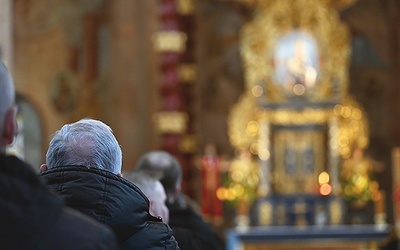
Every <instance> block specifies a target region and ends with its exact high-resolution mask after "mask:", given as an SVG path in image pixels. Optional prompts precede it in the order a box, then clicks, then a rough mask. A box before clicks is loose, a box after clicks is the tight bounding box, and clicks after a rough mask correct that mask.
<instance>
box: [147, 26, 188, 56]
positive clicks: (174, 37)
mask: <svg viewBox="0 0 400 250" xmlns="http://www.w3.org/2000/svg"><path fill="white" fill-rule="evenodd" d="M186 40H187V36H186V34H185V33H184V32H181V31H176V30H163V31H158V32H156V33H155V34H154V35H153V43H154V48H155V50H156V51H157V52H159V53H163V52H176V53H182V52H184V51H185V49H186Z"/></svg>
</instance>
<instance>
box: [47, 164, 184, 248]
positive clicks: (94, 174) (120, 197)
mask: <svg viewBox="0 0 400 250" xmlns="http://www.w3.org/2000/svg"><path fill="white" fill-rule="evenodd" d="M40 176H41V178H43V179H44V180H45V182H46V183H47V185H48V186H49V187H50V188H51V189H53V190H54V191H55V192H57V193H58V194H60V195H61V196H62V197H63V198H64V200H65V202H66V204H67V205H68V206H70V207H72V208H74V209H77V210H79V211H81V212H83V213H84V214H87V215H89V216H91V217H93V218H95V219H96V220H98V221H100V222H102V223H104V224H106V225H108V226H109V227H111V228H112V229H113V230H114V232H115V234H116V236H117V238H118V241H119V243H120V245H121V248H122V249H179V247H178V244H177V242H176V240H175V238H174V237H173V235H172V229H171V228H170V227H169V226H168V225H167V224H165V223H162V222H161V219H159V218H156V217H154V216H151V215H150V214H149V200H148V199H147V197H146V196H145V195H144V194H143V193H142V191H141V190H140V189H139V188H138V187H137V186H135V185H134V184H133V183H131V182H129V181H128V180H126V179H124V178H122V177H119V176H117V175H115V174H113V173H111V172H108V171H104V170H99V169H93V168H86V167H82V166H67V167H57V168H54V169H50V170H47V171H45V172H43V173H41V175H40Z"/></svg>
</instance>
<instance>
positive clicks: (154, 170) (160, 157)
mask: <svg viewBox="0 0 400 250" xmlns="http://www.w3.org/2000/svg"><path fill="white" fill-rule="evenodd" d="M134 170H135V171H144V172H147V173H148V174H150V175H153V176H155V177H160V181H161V183H162V184H163V186H164V188H165V192H166V193H167V197H168V200H169V201H170V202H171V199H173V197H174V196H175V195H176V192H177V191H179V189H180V184H181V181H182V168H181V165H180V164H179V161H178V160H177V159H176V158H175V157H174V156H173V155H171V154H169V153H167V152H165V151H151V152H149V153H146V154H144V155H143V156H142V157H140V158H139V160H138V162H137V164H136V167H135V169H134Z"/></svg>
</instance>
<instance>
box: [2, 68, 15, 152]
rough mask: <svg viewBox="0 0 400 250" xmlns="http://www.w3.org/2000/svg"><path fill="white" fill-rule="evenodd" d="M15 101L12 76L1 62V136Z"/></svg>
mask: <svg viewBox="0 0 400 250" xmlns="http://www.w3.org/2000/svg"><path fill="white" fill-rule="evenodd" d="M14 101H15V89H14V83H13V80H12V78H11V74H10V73H9V72H8V70H7V68H6V67H5V65H4V64H3V62H0V135H1V134H2V133H3V129H4V123H5V115H6V113H7V110H9V108H10V107H11V106H12V104H13V103H14ZM0 146H1V145H0Z"/></svg>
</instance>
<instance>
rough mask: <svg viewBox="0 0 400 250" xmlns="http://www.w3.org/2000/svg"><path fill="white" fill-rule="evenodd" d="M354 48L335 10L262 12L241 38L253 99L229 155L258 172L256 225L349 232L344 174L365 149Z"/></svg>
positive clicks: (301, 2)
mask: <svg viewBox="0 0 400 250" xmlns="http://www.w3.org/2000/svg"><path fill="white" fill-rule="evenodd" d="M349 44H350V42H349V34H348V30H347V28H346V26H345V25H344V24H343V23H341V21H340V20H339V17H338V13H337V11H336V10H335V9H334V8H332V6H331V2H330V1H324V0H317V1H310V0H279V1H271V0H265V1H258V2H257V8H256V13H255V17H254V19H253V20H252V21H251V22H249V23H248V24H247V25H246V26H245V27H244V29H243V31H242V34H241V54H242V58H243V63H244V71H245V82H246V90H245V92H244V93H243V94H242V96H241V98H240V100H239V102H238V103H237V104H236V105H235V106H234V107H233V109H232V111H231V114H230V118H229V136H230V140H231V143H232V145H233V146H234V147H235V148H236V149H238V150H250V152H251V153H252V154H253V155H256V156H257V160H258V162H259V165H260V169H261V171H260V172H261V174H260V175H261V177H260V183H259V188H258V195H259V198H258V199H257V200H256V203H255V211H256V217H255V218H254V220H253V223H252V224H254V225H257V226H259V225H315V224H327V225H335V224H342V223H344V213H345V212H344V211H345V209H344V202H343V199H342V195H343V190H342V189H341V186H340V172H341V165H342V162H343V160H345V159H348V158H349V157H350V156H351V155H352V152H353V150H354V149H355V148H361V149H364V148H365V147H367V145H368V126H367V122H366V119H365V117H364V114H363V111H362V109H361V107H360V106H359V105H358V103H357V102H356V101H355V100H354V99H353V98H352V97H351V96H350V95H349V94H348V91H347V86H348V66H349V55H350V48H349ZM321 174H325V175H326V176H327V177H326V178H325V179H326V181H325V182H324V183H321V182H320V181H319V178H321ZM322 188H324V189H322Z"/></svg>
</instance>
